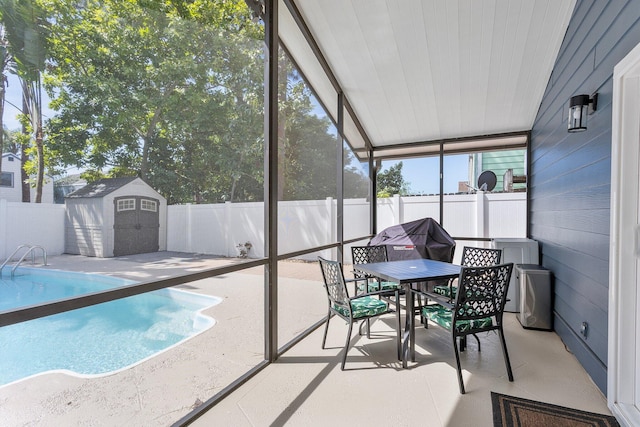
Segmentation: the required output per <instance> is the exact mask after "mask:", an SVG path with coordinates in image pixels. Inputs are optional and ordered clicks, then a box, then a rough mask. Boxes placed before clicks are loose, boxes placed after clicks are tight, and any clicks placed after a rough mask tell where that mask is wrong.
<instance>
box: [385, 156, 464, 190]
mask: <svg viewBox="0 0 640 427" xmlns="http://www.w3.org/2000/svg"><path fill="white" fill-rule="evenodd" d="M399 162H402V175H403V177H404V180H405V182H407V183H408V184H409V190H410V191H409V193H410V194H438V193H440V179H439V174H440V158H439V157H427V158H411V159H404V160H398V161H385V162H382V170H383V171H384V170H387V169H389V168H390V167H391V166H394V165H395V164H397V163H399ZM468 164H469V155H468V154H458V155H454V156H447V157H445V163H444V192H445V193H457V192H458V182H459V181H468V180H469V171H468Z"/></svg>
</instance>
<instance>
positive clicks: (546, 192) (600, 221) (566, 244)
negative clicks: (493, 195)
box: [529, 0, 640, 393]
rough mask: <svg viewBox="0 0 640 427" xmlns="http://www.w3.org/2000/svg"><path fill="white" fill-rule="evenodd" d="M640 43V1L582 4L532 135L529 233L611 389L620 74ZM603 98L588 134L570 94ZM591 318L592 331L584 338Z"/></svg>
mask: <svg viewBox="0 0 640 427" xmlns="http://www.w3.org/2000/svg"><path fill="white" fill-rule="evenodd" d="M638 43H640V0H631V1H594V0H592V1H585V0H582V1H578V2H577V4H576V8H575V10H574V12H573V16H572V18H571V22H570V24H569V28H568V30H567V34H566V35H565V38H564V42H563V44H562V47H561V48H560V52H559V54H558V58H557V59H556V64H555V66H554V69H553V72H552V74H551V78H550V80H549V84H548V86H547V89H546V91H545V95H544V97H543V99H542V102H541V105H540V109H539V111H538V115H537V117H536V120H535V122H534V125H533V129H532V132H531V157H530V177H531V179H530V193H529V195H530V204H529V209H530V211H529V218H530V223H529V226H530V228H529V233H530V237H531V238H533V239H535V240H538V241H539V243H540V247H541V255H542V259H541V261H542V265H544V266H545V267H546V268H548V269H550V270H551V271H553V273H554V278H555V281H554V283H555V303H554V317H555V326H556V332H557V333H558V335H560V337H561V338H562V340H563V341H564V342H565V344H566V345H567V347H568V348H569V350H570V351H572V352H573V353H574V354H575V355H576V357H577V358H578V360H579V361H580V363H581V364H582V365H583V366H584V367H585V369H586V370H587V372H588V373H589V375H590V376H591V378H592V379H593V380H594V382H595V383H596V384H597V385H598V387H599V388H600V389H601V390H602V392H603V393H606V383H607V323H608V321H607V315H608V287H609V278H608V275H609V217H610V193H611V106H612V90H613V82H612V76H613V68H614V67H615V65H616V64H617V63H618V62H619V61H620V60H621V59H622V58H623V57H624V56H625V55H626V54H627V53H628V52H629V51H630V50H631V49H633V48H634V47H635V46H636V45H637V44H638ZM594 92H598V109H597V111H596V112H595V113H594V114H592V115H590V116H589V118H588V123H587V128H588V129H587V131H585V132H581V133H573V134H570V133H568V132H567V116H568V110H569V109H568V104H569V98H571V97H572V96H573V95H579V94H588V95H591V94H592V93H594ZM583 322H586V323H587V324H588V333H587V335H586V336H583V335H582V334H581V333H580V329H581V325H582V323H583Z"/></svg>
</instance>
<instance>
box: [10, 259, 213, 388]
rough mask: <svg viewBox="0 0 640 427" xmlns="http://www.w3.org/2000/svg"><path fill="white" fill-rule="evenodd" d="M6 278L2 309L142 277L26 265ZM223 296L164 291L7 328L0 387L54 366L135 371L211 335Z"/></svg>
mask: <svg viewBox="0 0 640 427" xmlns="http://www.w3.org/2000/svg"><path fill="white" fill-rule="evenodd" d="M7 276H10V275H8V274H3V276H2V278H0V311H4V310H10V309H13V308H18V307H25V306H29V305H32V304H38V303H43V302H47V301H54V300H57V299H61V298H67V297H70V296H74V295H82V294H86V293H90V292H95V291H99V290H105V289H111V288H116V287H120V286H124V285H129V284H133V283H135V282H133V281H130V280H126V279H119V278H114V277H109V276H101V275H96V274H85V273H74V272H65V271H53V270H40V269H29V268H20V270H19V274H16V276H15V277H14V278H10V277H7ZM220 301H221V299H220V298H218V297H212V296H208V295H200V294H195V293H191V292H186V291H181V290H176V289H162V290H159V291H154V292H150V293H146V294H142V295H136V296H133V297H128V298H124V299H120V300H116V301H111V302H108V303H104V304H99V305H95V306H91V307H85V308H81V309H78V310H73V311H69V312H66V313H60V314H56V315H53V316H47V317H43V318H40V319H36V320H31V321H28V322H22V323H18V324H15V325H10V326H5V327H2V328H0V343H1V344H0V345H1V346H2V350H1V351H0V386H3V385H6V384H9V383H12V382H14V381H19V380H21V379H24V378H27V377H30V376H33V375H38V374H41V373H44V372H48V371H64V372H66V373H69V374H74V375H79V376H100V375H105V374H110V373H113V372H115V371H119V370H122V369H126V368H129V367H131V366H133V365H136V364H138V363H140V362H142V361H144V360H146V359H148V358H150V357H153V356H155V355H156V354H158V353H159V352H162V351H164V350H166V349H168V348H170V347H173V346H175V345H178V344H180V343H182V342H184V341H185V340H187V339H189V338H191V337H193V336H195V335H197V334H199V333H201V332H203V331H204V330H206V329H208V328H210V327H211V326H213V325H214V323H215V320H214V319H212V318H211V317H208V316H205V315H203V314H201V311H202V310H204V309H205V308H208V307H211V306H214V305H216V304H218V303H219V302H220Z"/></svg>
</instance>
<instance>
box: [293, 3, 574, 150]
mask: <svg viewBox="0 0 640 427" xmlns="http://www.w3.org/2000/svg"><path fill="white" fill-rule="evenodd" d="M293 2H294V3H295V5H296V6H297V7H298V9H299V10H300V14H301V15H302V18H303V19H304V21H305V22H306V24H307V26H308V27H309V30H310V32H311V34H312V36H313V38H314V39H315V41H316V43H317V44H318V46H319V49H320V51H321V52H322V55H323V56H324V58H325V59H326V61H327V63H328V65H329V67H330V68H331V70H332V71H333V74H334V75H335V77H336V80H337V81H338V84H339V85H340V87H341V89H342V91H343V92H344V94H345V96H346V98H347V100H348V102H349V103H350V105H351V106H352V108H353V111H354V113H355V115H356V116H357V119H358V120H359V122H360V123H361V125H362V127H363V128H364V130H365V132H366V138H368V140H370V141H371V143H372V145H373V146H374V147H383V146H388V145H397V144H406V143H412V142H424V141H437V140H441V139H454V138H462V137H468V136H482V135H493V134H500V133H508V132H519V131H528V130H530V129H531V127H532V125H533V121H534V119H535V115H536V113H537V111H538V108H539V105H540V101H541V99H542V96H543V94H544V90H545V88H546V85H547V82H548V80H549V76H550V74H551V70H552V68H553V64H554V61H555V59H556V56H557V53H558V50H559V48H560V45H561V43H562V39H563V37H564V34H565V32H566V28H567V25H568V23H569V20H570V18H571V13H572V11H573V8H574V6H575V0H493V1H490V0H483V1H478V0H458V1H450V0H448V1H444V0H367V1H365V0H293ZM282 31H283V29H281V32H282ZM281 36H282V34H281ZM282 37H283V41H285V44H288V43H293V39H292V38H291V37H289V39H288V40H289V41H287V37H286V36H282ZM298 43H299V42H298ZM294 56H295V53H294ZM296 61H297V62H298V63H299V64H300V66H301V68H304V61H305V59H304V58H296ZM308 77H309V80H310V82H311V84H312V85H314V86H315V84H314V81H313V76H312V75H309V76H308ZM324 85H325V86H326V82H324ZM318 92H320V90H318ZM333 96H335V95H333ZM356 129H357V128H356V127H355V126H353V124H352V123H351V124H350V125H349V126H347V127H346V128H345V133H346V134H347V135H346V136H347V138H348V139H353V140H356V139H358V140H360V138H357V137H356V136H355V135H352V136H351V137H350V136H349V133H353V132H356ZM358 145H359V144H358Z"/></svg>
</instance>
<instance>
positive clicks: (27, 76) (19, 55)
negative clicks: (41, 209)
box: [0, 0, 48, 203]
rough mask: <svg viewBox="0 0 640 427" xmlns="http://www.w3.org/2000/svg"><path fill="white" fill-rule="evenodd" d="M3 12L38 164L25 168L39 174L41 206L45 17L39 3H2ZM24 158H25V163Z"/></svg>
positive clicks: (14, 0) (26, 0) (25, 125)
mask: <svg viewBox="0 0 640 427" xmlns="http://www.w3.org/2000/svg"><path fill="white" fill-rule="evenodd" d="M0 10H2V15H1V19H2V23H3V24H4V26H5V27H6V30H7V31H6V37H7V40H8V45H7V46H8V49H9V51H10V53H11V55H12V57H13V60H14V61H15V65H16V67H15V72H16V74H17V75H18V77H19V78H20V84H21V86H22V100H23V102H22V105H23V115H24V121H23V128H24V130H25V134H27V133H28V134H31V135H33V139H34V142H35V154H36V164H35V165H34V164H31V163H30V162H26V164H25V168H30V169H31V170H34V171H35V173H36V183H35V187H36V200H35V201H36V203H40V202H41V201H42V187H43V184H44V173H45V153H44V130H43V120H42V92H43V89H42V79H43V77H42V75H43V73H44V70H45V62H46V60H47V40H48V31H47V21H46V16H45V13H44V9H42V8H41V7H40V4H39V3H38V2H37V1H36V0H20V1H18V0H1V1H0ZM26 153H28V152H26ZM25 157H26V156H23V162H25V160H26V159H25ZM23 199H24V197H23Z"/></svg>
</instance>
